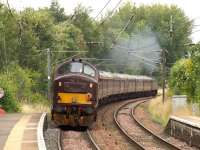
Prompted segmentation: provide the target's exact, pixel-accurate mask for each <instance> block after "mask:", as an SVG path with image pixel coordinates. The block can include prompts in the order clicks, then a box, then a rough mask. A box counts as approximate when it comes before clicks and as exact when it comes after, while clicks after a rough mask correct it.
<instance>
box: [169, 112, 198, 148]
mask: <svg viewBox="0 0 200 150" xmlns="http://www.w3.org/2000/svg"><path fill="white" fill-rule="evenodd" d="M166 132H167V133H168V134H170V135H171V136H174V137H175V138H178V139H180V140H182V141H185V142H187V143H188V144H189V145H190V146H195V147H198V148H200V142H199V141H200V118H199V117H194V116H181V117H180V116H179V117H177V116H171V117H170V119H169V122H168V124H167V127H166Z"/></svg>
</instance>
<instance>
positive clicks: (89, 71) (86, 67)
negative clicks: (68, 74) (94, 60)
mask: <svg viewBox="0 0 200 150" xmlns="http://www.w3.org/2000/svg"><path fill="white" fill-rule="evenodd" d="M83 72H84V73H85V74H87V75H89V76H92V77H94V76H95V70H94V69H93V68H92V67H90V66H89V65H84V71H83Z"/></svg>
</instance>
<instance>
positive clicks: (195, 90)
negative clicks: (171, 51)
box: [169, 45, 200, 103]
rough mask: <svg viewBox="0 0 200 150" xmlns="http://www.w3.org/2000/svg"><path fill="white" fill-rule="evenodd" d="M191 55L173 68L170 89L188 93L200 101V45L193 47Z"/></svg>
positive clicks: (196, 100) (178, 92)
mask: <svg viewBox="0 0 200 150" xmlns="http://www.w3.org/2000/svg"><path fill="white" fill-rule="evenodd" d="M190 55H191V57H190V58H188V59H180V60H179V61H177V62H176V63H175V64H174V66H173V67H172V68H171V72H170V83H169V85H170V90H171V91H172V92H173V94H186V95H187V96H188V97H189V99H190V100H192V101H195V102H199V103H200V78H199V76H200V67H199V66H200V46H199V45H197V46H194V47H192V48H191V51H190Z"/></svg>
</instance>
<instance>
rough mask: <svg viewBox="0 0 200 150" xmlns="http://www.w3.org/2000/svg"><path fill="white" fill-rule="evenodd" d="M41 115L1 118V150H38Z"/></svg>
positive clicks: (8, 115) (5, 116)
mask: <svg viewBox="0 0 200 150" xmlns="http://www.w3.org/2000/svg"><path fill="white" fill-rule="evenodd" d="M40 116H41V113H36V114H6V115H4V116H3V117H0V150H38V144H37V143H38V141H37V126H38V122H39V120H40Z"/></svg>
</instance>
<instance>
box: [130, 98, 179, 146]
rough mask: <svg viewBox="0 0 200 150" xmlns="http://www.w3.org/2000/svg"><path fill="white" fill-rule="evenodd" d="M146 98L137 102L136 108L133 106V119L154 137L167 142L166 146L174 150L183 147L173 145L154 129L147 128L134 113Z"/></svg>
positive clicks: (164, 142)
mask: <svg viewBox="0 0 200 150" xmlns="http://www.w3.org/2000/svg"><path fill="white" fill-rule="evenodd" d="M145 102H146V100H144V101H142V102H141V103H138V104H136V106H135V107H134V108H132V110H131V117H132V118H133V120H134V121H135V122H136V123H137V124H138V125H139V126H140V127H141V128H142V129H143V130H145V131H146V132H147V133H149V134H151V135H152V136H153V137H154V139H156V140H159V141H160V142H161V143H163V144H165V145H166V146H168V147H169V148H170V149H174V150H181V148H179V147H177V146H176V145H173V144H171V143H169V142H168V141H167V140H165V139H164V138H162V137H161V136H159V135H156V134H155V133H154V132H153V131H151V130H150V129H148V128H146V127H145V126H144V125H143V124H142V123H141V122H140V121H139V120H138V119H137V118H136V116H135V115H134V113H135V110H136V108H137V107H138V106H139V105H141V104H142V103H145Z"/></svg>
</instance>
